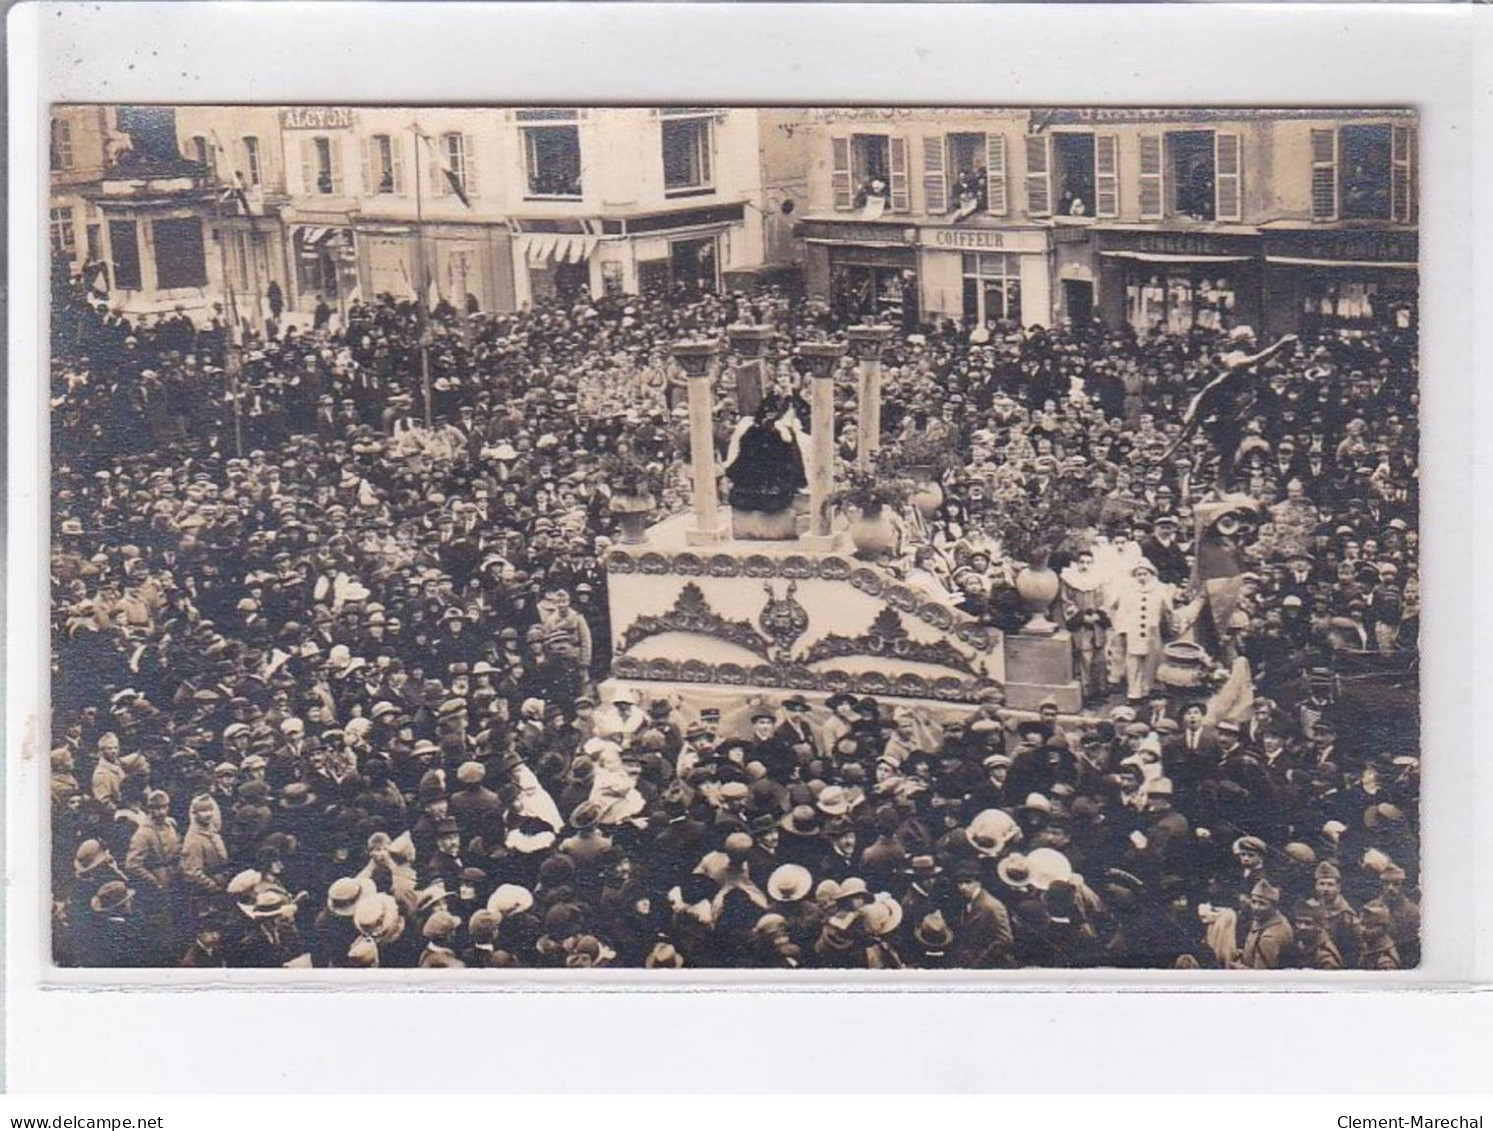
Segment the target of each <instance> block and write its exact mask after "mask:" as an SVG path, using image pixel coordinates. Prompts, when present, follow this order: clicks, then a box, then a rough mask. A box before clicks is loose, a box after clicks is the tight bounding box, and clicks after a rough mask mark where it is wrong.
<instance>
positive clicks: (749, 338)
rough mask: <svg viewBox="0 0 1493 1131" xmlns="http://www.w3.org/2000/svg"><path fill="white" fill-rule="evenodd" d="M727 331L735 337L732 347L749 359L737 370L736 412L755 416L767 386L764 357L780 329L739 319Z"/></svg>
mask: <svg viewBox="0 0 1493 1131" xmlns="http://www.w3.org/2000/svg"><path fill="white" fill-rule="evenodd" d="M726 333H727V334H728V335H729V336H730V338H731V349H732V350H733V351H734V352H735V353H737V354H739V355H740V356H741V357H742V358H744V359H745V361H744V362H743V363H742V364H741V365H740V366H738V367H737V370H736V411H737V412H739V413H740V414H741V415H742V416H751V415H752V414H753V413H754V412H756V411H757V406H758V405H759V404H761V403H762V394H763V393H764V391H765V390H766V387H767V372H766V363H765V361H764V358H765V357H766V356H767V349H768V347H769V346H770V345H771V344H772V339H773V335H774V333H776V331H774V330H773V328H772V327H771V326H757V325H753V324H752V323H749V322H738V323H735V324H734V325H731V326H727V327H726Z"/></svg>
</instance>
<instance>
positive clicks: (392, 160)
mask: <svg viewBox="0 0 1493 1131" xmlns="http://www.w3.org/2000/svg"><path fill="white" fill-rule="evenodd" d="M389 164H390V165H392V166H393V168H394V191H395V192H396V193H398V194H399V195H400V196H403V195H404V139H403V138H401V137H400V136H399V135H398V134H390V135H389Z"/></svg>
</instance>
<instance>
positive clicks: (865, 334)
mask: <svg viewBox="0 0 1493 1131" xmlns="http://www.w3.org/2000/svg"><path fill="white" fill-rule="evenodd" d="M845 335H846V337H848V338H849V339H850V343H851V345H853V346H854V347H855V353H856V357H858V358H859V359H860V388H859V390H858V391H857V393H856V405H857V420H856V449H855V462H856V465H857V466H858V467H859V468H860V469H861V470H862V471H867V470H870V468H871V464H872V462H873V461H874V460H875V458H876V453H877V452H878V451H880V450H881V353H882V350H884V349H885V348H886V344H887V342H889V341H891V338H892V328H891V327H890V326H852V327H851V328H850V329H849V330H847V331H846V332H845Z"/></svg>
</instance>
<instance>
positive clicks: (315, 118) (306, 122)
mask: <svg viewBox="0 0 1493 1131" xmlns="http://www.w3.org/2000/svg"><path fill="white" fill-rule="evenodd" d="M352 126H353V112H352V110H350V109H349V108H348V107H346V106H289V107H286V108H285V109H284V110H281V111H280V128H281V129H285V130H350V129H352Z"/></svg>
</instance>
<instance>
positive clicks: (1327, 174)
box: [1312, 128, 1338, 220]
mask: <svg viewBox="0 0 1493 1131" xmlns="http://www.w3.org/2000/svg"><path fill="white" fill-rule="evenodd" d="M1337 203H1338V193H1337V130H1336V129H1333V128H1328V129H1324V130H1313V131H1312V219H1313V220H1336V219H1337Z"/></svg>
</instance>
